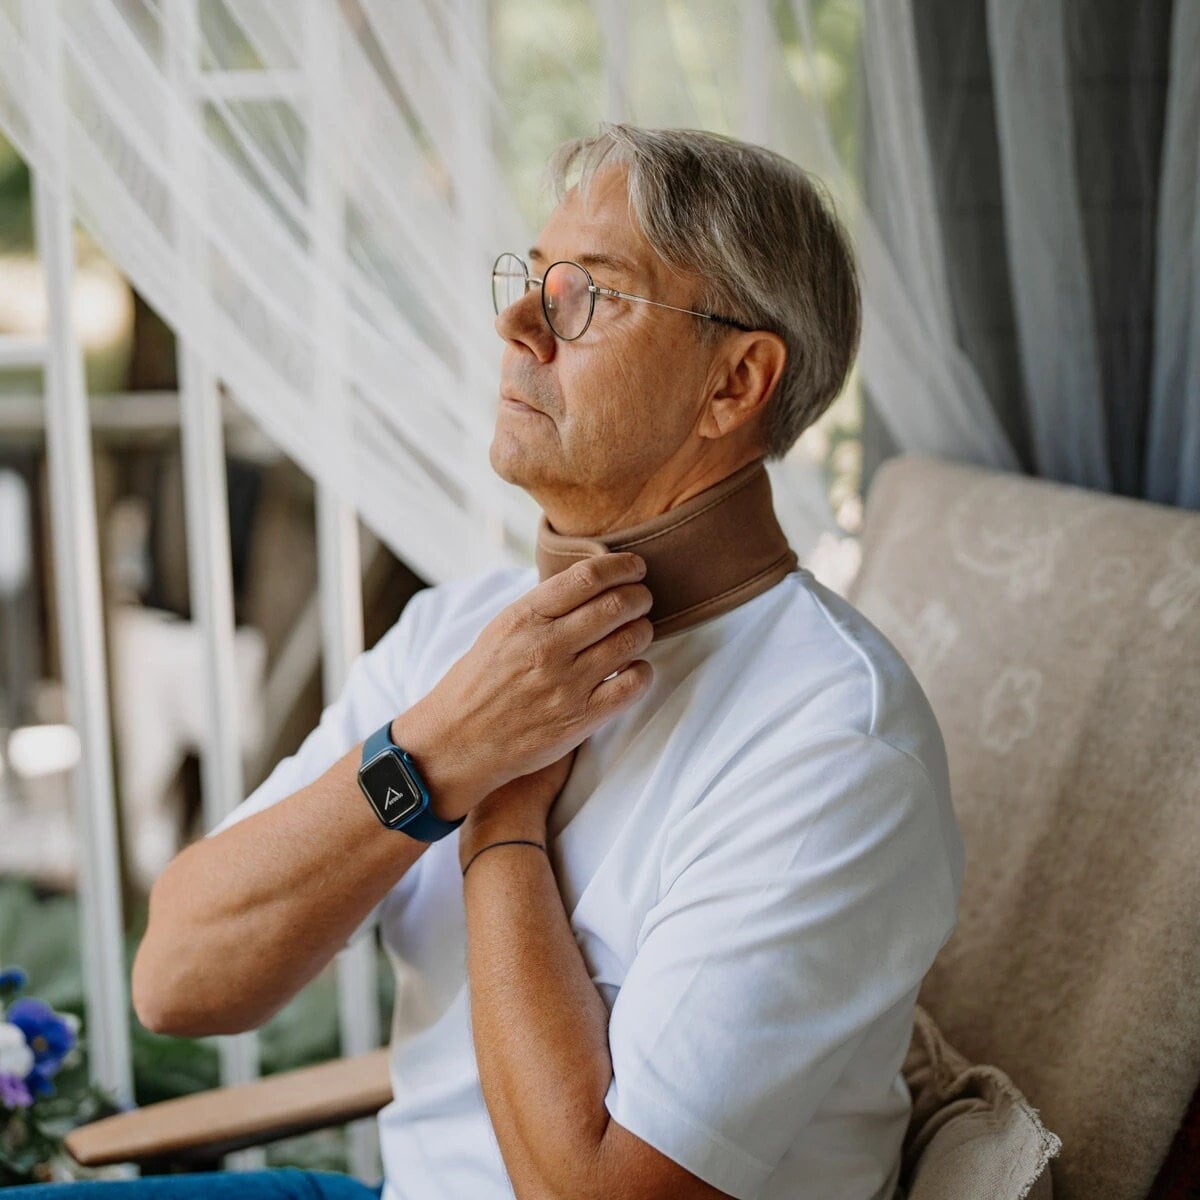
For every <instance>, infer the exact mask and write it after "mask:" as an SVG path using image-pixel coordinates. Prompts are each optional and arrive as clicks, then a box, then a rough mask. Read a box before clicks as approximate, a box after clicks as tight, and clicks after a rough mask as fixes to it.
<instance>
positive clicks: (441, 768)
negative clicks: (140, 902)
mask: <svg viewBox="0 0 1200 1200" xmlns="http://www.w3.org/2000/svg"><path fill="white" fill-rule="evenodd" d="M392 732H393V737H394V738H396V739H397V740H398V744H399V745H401V746H404V747H405V748H406V749H410V750H412V751H413V757H414V759H415V760H416V762H417V764H418V766H419V767H420V768H421V770H422V772H423V773H424V774H425V775H426V778H427V780H428V782H429V784H430V790H431V793H432V794H433V795H434V796H435V797H437V803H438V806H439V807H438V808H437V811H438V815H439V816H449V815H453V816H458V815H461V811H464V810H465V809H466V808H469V807H470V806H471V805H472V804H473V803H475V802H476V801H477V800H478V798H479V796H480V795H481V794H482V791H483V788H484V786H485V785H482V784H480V785H476V784H474V783H473V782H472V781H471V779H470V777H469V776H468V775H467V774H466V773H465V772H463V770H462V769H461V768H462V766H463V764H461V763H457V762H454V761H448V760H447V759H446V757H445V755H444V754H441V753H440V752H439V749H438V746H437V744H436V742H437V740H438V735H437V734H436V731H435V729H434V727H433V725H432V724H431V723H430V722H427V721H425V720H424V718H423V714H421V713H420V712H419V711H418V709H416V708H414V709H410V710H409V711H408V712H407V713H405V714H403V715H402V716H400V717H397V718H396V720H395V721H394V722H393V730H392ZM361 755H362V745H361V743H359V744H358V745H356V746H354V747H353V748H352V749H351V750H349V751H348V752H347V753H346V754H345V755H344V756H343V757H342V758H340V759H338V761H337V762H335V763H334V764H333V765H332V766H331V767H330V768H329V769H328V770H327V771H326V772H325V773H324V774H323V775H321V776H320V777H319V778H318V779H316V780H314V781H313V782H312V783H311V784H309V785H308V786H307V787H304V788H301V789H300V790H299V791H297V792H295V793H294V794H293V795H291V796H288V797H286V798H285V799H283V800H280V801H279V802H278V803H276V804H273V805H271V806H270V807H269V808H267V809H264V810H263V811H262V812H260V813H256V814H254V815H253V816H251V817H247V818H245V819H244V820H241V821H239V822H238V823H237V824H235V825H233V826H231V827H230V828H229V829H226V830H225V831H224V832H222V833H220V834H217V835H216V836H215V837H211V838H204V839H201V840H200V841H199V842H197V843H195V844H194V845H192V846H189V847H188V848H187V849H186V850H184V851H183V853H182V854H180V855H179V856H178V857H176V858H175V859H174V860H173V861H172V862H171V864H170V865H169V866H168V867H167V869H166V870H165V871H164V872H163V874H162V876H161V877H160V878H159V880H158V881H157V882H156V883H155V885H154V888H153V889H152V891H151V894H150V920H149V925H148V927H147V930H146V935H145V937H144V938H143V940H142V943H141V946H140V947H139V949H138V954H137V959H136V960H135V962H134V967H133V998H134V1005H135V1007H136V1009H137V1013H138V1016H139V1018H140V1019H141V1020H142V1022H143V1023H144V1024H145V1025H147V1026H148V1027H149V1028H151V1029H154V1030H157V1031H160V1032H165V1033H175V1034H181V1035H188V1036H201V1035H205V1034H212V1033H234V1032H240V1031H242V1030H245V1029H252V1028H255V1027H256V1026H258V1025H260V1024H261V1023H262V1022H263V1021H265V1020H266V1019H267V1018H268V1017H270V1016H271V1015H272V1014H273V1013H275V1012H276V1011H278V1009H280V1008H281V1007H282V1006H283V1005H284V1004H285V1003H287V1001H288V1000H289V999H290V998H291V997H292V996H293V995H295V993H296V992H297V991H299V989H300V988H301V987H303V986H304V984H306V983H307V982H308V981H309V980H310V979H312V978H313V977H314V976H315V975H316V974H317V973H318V972H319V971H320V970H321V968H322V967H323V966H324V965H325V964H326V963H327V962H328V961H329V960H330V959H331V958H332V957H333V955H334V954H336V953H337V951H338V950H340V949H341V948H342V946H343V945H345V942H346V939H347V938H348V937H349V936H350V935H351V934H352V933H353V932H354V930H355V929H356V928H357V927H358V926H359V924H361V922H362V921H363V920H364V919H365V918H366V916H367V915H368V914H369V913H370V912H371V909H372V908H374V906H375V905H376V904H377V903H378V902H379V901H380V900H382V899H383V897H384V896H386V895H387V893H388V891H389V890H390V889H391V888H392V887H393V886H394V885H395V884H396V882H397V881H398V880H399V879H400V878H401V877H402V876H403V875H404V873H405V871H407V870H408V868H409V867H410V866H411V865H412V864H413V863H414V862H416V860H417V859H418V858H419V857H420V856H421V854H422V853H423V852H424V850H425V848H426V843H425V842H421V841H418V840H417V839H416V838H412V837H409V836H408V835H406V834H404V833H403V832H397V831H394V830H389V829H385V828H384V827H383V826H382V825H380V823H379V821H378V819H377V818H376V817H375V815H374V813H373V812H372V811H371V809H370V806H369V805H368V803H367V801H366V799H365V797H364V796H363V794H362V792H361V790H360V789H359V787H358V782H357V773H358V767H359V765H360V762H361ZM451 810H453V812H452V811H451Z"/></svg>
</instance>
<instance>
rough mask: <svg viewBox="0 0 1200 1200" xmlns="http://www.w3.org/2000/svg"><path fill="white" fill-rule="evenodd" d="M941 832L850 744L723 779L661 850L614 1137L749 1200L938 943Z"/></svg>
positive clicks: (621, 1000) (627, 999)
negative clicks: (628, 1137) (637, 1142)
mask: <svg viewBox="0 0 1200 1200" xmlns="http://www.w3.org/2000/svg"><path fill="white" fill-rule="evenodd" d="M777 746H778V743H776V747H777ZM942 820H943V815H942V809H941V807H940V804H939V803H938V798H937V797H936V796H935V795H934V793H933V789H932V785H931V783H930V781H929V778H928V776H927V775H926V773H925V771H924V769H923V767H922V766H921V764H920V763H919V762H917V761H916V760H914V759H913V758H911V757H910V756H909V755H907V754H905V753H903V752H902V751H900V750H898V749H896V748H895V747H893V746H891V745H889V744H888V743H887V742H884V741H882V740H881V739H879V738H876V737H872V736H869V735H865V734H862V733H858V732H855V731H831V732H829V733H826V734H822V735H820V737H819V738H816V739H811V740H809V741H807V742H801V740H800V738H797V743H796V745H795V746H794V747H793V748H791V749H790V750H789V751H787V752H786V753H784V754H783V755H780V754H779V753H778V750H777V749H776V751H775V753H774V755H773V757H772V756H771V755H770V754H769V753H765V752H759V753H757V754H748V755H746V756H745V757H744V759H743V760H740V761H735V763H734V764H733V765H732V766H731V767H730V768H729V769H727V770H726V771H723V772H722V774H721V776H719V777H718V779H717V780H716V781H715V782H714V784H713V785H712V786H711V787H710V788H709V789H708V790H706V792H705V794H704V796H703V797H702V798H701V800H700V801H699V802H698V804H697V805H696V806H695V807H694V808H693V809H692V810H691V811H689V813H688V814H687V816H686V817H684V818H683V820H681V821H680V822H679V824H678V825H677V826H676V827H675V828H674V829H673V830H672V831H671V833H670V834H669V836H668V849H667V854H666V862H665V864H664V875H663V888H662V891H661V892H660V896H661V898H660V900H659V901H658V902H657V903H656V904H655V905H654V907H653V908H652V909H651V910H650V912H649V913H648V914H647V917H646V920H645V922H644V924H643V927H642V929H641V931H640V933H639V939H638V949H637V952H636V954H635V956H634V959H633V962H632V964H631V966H630V969H629V972H628V974H627V975H626V978H625V980H624V982H623V984H622V986H621V990H620V992H619V993H618V995H617V998H616V1001H615V1003H614V1005H613V1009H612V1013H611V1017H610V1023H609V1048H610V1052H611V1055H612V1062H613V1079H612V1082H611V1084H610V1086H609V1090H608V1093H607V1095H606V1096H605V1106H606V1108H607V1109H608V1112H609V1114H610V1116H611V1117H612V1119H613V1120H614V1121H615V1122H617V1124H618V1125H620V1126H621V1127H622V1128H623V1129H625V1130H628V1131H630V1132H631V1133H632V1134H635V1135H636V1136H637V1137H638V1138H640V1139H641V1140H642V1141H644V1142H646V1143H648V1144H649V1145H651V1146H653V1147H655V1148H657V1149H658V1150H659V1151H661V1152H662V1153H663V1154H665V1155H667V1156H668V1157H670V1158H671V1159H673V1160H674V1161H675V1162H677V1163H679V1164H680V1165H682V1166H683V1167H686V1168H687V1169H688V1170H689V1171H691V1172H692V1173H693V1174H695V1175H696V1176H698V1177H699V1178H700V1179H703V1180H705V1181H706V1182H708V1183H709V1184H711V1185H713V1186H714V1187H718V1188H720V1189H722V1190H723V1191H725V1192H727V1193H728V1194H729V1195H731V1196H734V1197H749V1196H753V1195H755V1194H756V1193H757V1192H758V1191H759V1190H760V1189H761V1187H762V1186H763V1184H764V1182H765V1181H766V1180H767V1178H768V1177H769V1176H770V1174H771V1173H772V1172H773V1171H774V1170H775V1168H776V1167H777V1165H778V1163H779V1162H780V1160H781V1158H782V1157H783V1155H784V1154H785V1153H786V1151H787V1150H788V1148H789V1146H790V1145H791V1144H792V1143H793V1141H794V1140H795V1139H796V1137H797V1136H798V1134H799V1133H800V1131H801V1130H802V1129H803V1127H804V1126H805V1125H806V1124H807V1122H808V1121H809V1120H810V1119H811V1118H812V1116H813V1114H814V1113H815V1112H816V1110H817V1108H818V1106H819V1105H820V1104H821V1102H822V1100H823V1099H824V1097H825V1096H826V1095H827V1093H828V1092H829V1091H830V1089H831V1088H832V1087H833V1086H834V1084H835V1083H836V1081H837V1079H838V1077H839V1076H840V1075H841V1073H842V1072H843V1070H844V1069H845V1067H846V1065H847V1063H848V1062H849V1060H850V1058H851V1057H852V1055H853V1053H854V1051H855V1049H856V1048H857V1047H858V1045H859V1044H860V1042H861V1041H862V1039H863V1037H864V1036H865V1035H866V1033H867V1031H868V1029H869V1027H870V1026H871V1024H872V1023H873V1022H874V1021H876V1020H877V1019H878V1018H879V1017H880V1016H881V1015H882V1014H883V1013H885V1012H886V1011H887V1010H888V1009H889V1008H891V1007H893V1006H894V1005H895V1004H897V1003H898V1002H899V1001H900V1000H902V999H903V998H904V996H905V995H906V994H907V993H909V992H910V991H913V990H914V989H915V988H916V987H917V986H918V985H919V983H920V980H921V979H922V977H923V976H924V975H925V973H926V971H927V970H928V968H929V966H930V964H931V963H932V961H933V958H934V956H935V955H936V953H937V951H938V949H939V948H940V947H941V945H942V944H943V943H944V942H945V941H946V939H947V938H948V937H949V936H950V933H951V931H952V929H953V925H954V920H955V916H956V911H957V891H956V887H955V884H954V879H953V872H952V868H951V866H950V862H949V858H948V855H949V853H950V849H949V847H948V845H947V843H946V842H945V841H944V830H943V828H942V825H941V822H942Z"/></svg>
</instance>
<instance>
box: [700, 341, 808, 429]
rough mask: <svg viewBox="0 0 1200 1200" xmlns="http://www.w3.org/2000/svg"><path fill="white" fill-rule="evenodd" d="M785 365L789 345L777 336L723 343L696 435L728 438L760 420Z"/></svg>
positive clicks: (709, 377)
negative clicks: (746, 425) (735, 431)
mask: <svg viewBox="0 0 1200 1200" xmlns="http://www.w3.org/2000/svg"><path fill="white" fill-rule="evenodd" d="M786 364H787V343H786V342H784V340H783V338H781V337H780V336H779V335H778V334H777V333H771V332H770V331H768V330H765V329H755V330H751V331H750V332H749V333H739V334H737V335H736V336H735V337H730V338H729V339H727V340H726V341H725V342H722V344H721V346H720V348H719V349H718V351H717V353H716V354H715V355H714V357H713V363H712V368H711V369H710V371H709V376H708V379H709V382H708V396H707V402H706V403H705V406H704V410H703V412H702V413H701V416H700V422H699V425H698V426H697V429H696V432H697V433H699V434H700V436H701V437H708V438H720V437H726V436H727V435H729V434H730V433H732V432H733V431H734V430H735V429H739V428H740V427H741V426H743V425H745V424H746V422H748V421H753V420H755V419H756V418H761V416H762V414H763V412H764V409H765V406H766V403H767V401H768V400H770V398H771V397H772V396H773V395H774V394H775V389H776V388H777V387H778V386H779V379H780V377H781V376H782V375H783V368H784V366H785V365H786Z"/></svg>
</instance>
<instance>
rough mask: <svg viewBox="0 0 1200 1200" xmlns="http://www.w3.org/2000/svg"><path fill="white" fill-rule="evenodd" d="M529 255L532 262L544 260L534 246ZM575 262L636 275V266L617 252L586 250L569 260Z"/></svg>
mask: <svg viewBox="0 0 1200 1200" xmlns="http://www.w3.org/2000/svg"><path fill="white" fill-rule="evenodd" d="M529 257H530V260H531V261H534V262H545V261H546V256H545V254H543V253H542V251H541V250H539V249H538V248H537V247H536V246H532V247H530V250H529ZM571 261H572V262H577V263H578V264H579V265H580V266H581V267H607V268H608V269H609V270H610V271H622V272H624V273H625V274H626V275H636V274H637V273H638V269H637V267H636V266H635V265H634V264H633V263H631V262H630V261H629V260H628V259H626V258H621V257H620V255H617V254H607V253H605V252H604V251H602V250H595V251H588V252H587V253H585V254H577V255H575V257H574V258H573V259H572V260H571Z"/></svg>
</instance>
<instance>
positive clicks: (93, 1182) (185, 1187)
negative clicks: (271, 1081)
mask: <svg viewBox="0 0 1200 1200" xmlns="http://www.w3.org/2000/svg"><path fill="white" fill-rule="evenodd" d="M382 1190H383V1184H378V1185H376V1186H375V1187H370V1186H368V1185H367V1184H365V1183H360V1182H359V1181H358V1180H357V1179H355V1178H354V1177H353V1176H352V1175H342V1174H339V1173H338V1172H336V1171H302V1170H300V1168H299V1167H270V1168H268V1169H267V1170H265V1171H199V1172H196V1173H195V1174H192V1175H143V1176H142V1177H141V1178H140V1179H81V1180H79V1181H78V1182H76V1183H39V1184H35V1185H33V1186H32V1187H14V1188H5V1189H4V1190H3V1191H0V1196H3V1197H4V1200H379V1196H380V1193H381V1192H382Z"/></svg>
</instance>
